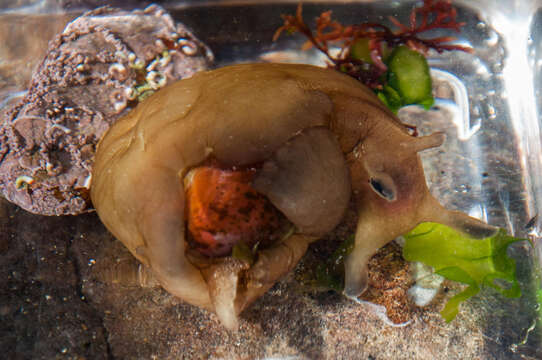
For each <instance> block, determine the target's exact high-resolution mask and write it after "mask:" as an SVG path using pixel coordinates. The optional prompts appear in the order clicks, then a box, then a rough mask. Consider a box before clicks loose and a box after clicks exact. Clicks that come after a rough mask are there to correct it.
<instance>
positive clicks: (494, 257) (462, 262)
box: [403, 222, 525, 322]
mask: <svg viewBox="0 0 542 360" xmlns="http://www.w3.org/2000/svg"><path fill="white" fill-rule="evenodd" d="M404 237H405V240H406V243H405V246H404V248H403V257H404V258H405V259H406V260H408V261H419V262H422V263H424V264H426V265H429V266H431V267H433V268H434V269H435V273H436V274H438V275H441V276H443V277H445V278H446V279H449V280H452V281H456V282H460V283H463V284H466V285H468V287H467V288H466V289H465V290H464V291H462V292H461V293H459V294H457V295H455V296H453V297H452V298H451V299H450V300H448V302H447V304H446V305H445V307H444V309H443V310H442V311H441V315H442V317H443V318H444V319H445V320H446V322H450V321H452V320H453V319H454V318H455V316H456V315H457V313H458V311H459V305H460V304H461V303H462V302H463V301H465V300H467V299H468V298H470V297H472V296H474V295H476V294H478V292H479V291H480V289H481V288H482V287H484V286H487V287H491V288H494V289H495V290H497V291H499V292H500V293H501V294H502V295H504V296H506V297H508V298H516V297H519V296H521V289H520V286H519V282H518V280H517V279H516V263H515V261H514V260H513V259H512V258H510V257H508V255H507V254H506V250H507V248H508V246H509V245H510V244H512V243H514V242H517V241H522V240H525V239H519V238H515V237H512V236H509V235H507V234H506V231H505V230H503V229H499V230H498V231H497V233H496V234H495V235H494V236H492V237H488V238H484V239H480V240H478V239H473V238H471V237H469V236H467V235H465V234H462V233H460V232H458V231H455V230H453V229H451V228H449V227H447V226H445V225H441V224H437V223H430V222H428V223H422V224H420V225H418V226H417V227H416V228H415V229H414V230H412V231H411V232H409V233H408V234H406V235H405V236H404ZM497 279H501V280H504V281H505V282H506V284H503V283H502V282H496V280H497Z"/></svg>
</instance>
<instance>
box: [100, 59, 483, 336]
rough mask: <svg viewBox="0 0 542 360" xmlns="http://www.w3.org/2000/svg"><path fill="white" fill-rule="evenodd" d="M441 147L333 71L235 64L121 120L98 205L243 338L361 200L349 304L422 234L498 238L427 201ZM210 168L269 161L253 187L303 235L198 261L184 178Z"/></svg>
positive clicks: (168, 285) (177, 287)
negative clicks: (252, 251) (315, 244)
mask: <svg viewBox="0 0 542 360" xmlns="http://www.w3.org/2000/svg"><path fill="white" fill-rule="evenodd" d="M443 140H444V137H443V135H442V134H440V133H435V134H433V135H430V136H426V137H419V138H418V137H412V136H411V135H409V133H408V132H407V130H406V128H405V127H404V126H403V125H402V124H401V123H400V122H399V121H398V119H397V118H396V117H395V116H394V115H393V114H392V113H391V112H390V111H389V110H388V109H387V108H385V107H384V105H383V104H382V103H380V101H379V100H378V99H377V98H376V97H375V96H374V94H373V93H372V92H371V91H370V90H369V89H367V88H366V87H364V86H363V85H362V84H360V83H359V82H357V81H356V80H354V79H351V78H350V77H347V76H346V75H343V74H340V73H338V72H336V71H334V70H328V69H322V68H318V67H314V66H309V65H286V64H244V65H235V66H230V67H225V68H221V69H218V70H213V71H208V72H202V73H198V74H196V75H195V76H193V77H192V78H190V79H186V80H182V81H179V82H177V83H174V84H172V85H170V86H168V87H166V88H165V89H163V90H161V91H159V92H157V93H156V94H155V95H153V96H152V97H150V98H149V99H148V100H146V101H145V102H144V103H142V104H140V105H139V106H138V107H137V108H136V109H135V110H134V111H132V112H131V113H130V114H128V115H127V116H126V117H124V118H122V119H121V120H119V121H118V122H117V123H116V124H115V125H114V126H113V127H112V128H111V129H110V130H109V132H108V133H107V134H106V136H105V137H104V138H103V139H102V142H101V143H100V145H99V148H98V151H97V154H96V161H95V165H94V170H93V183H92V187H91V197H92V201H93V204H94V206H95V208H96V210H97V212H98V214H99V216H100V218H101V219H102V221H103V222H104V224H105V225H106V226H107V227H108V229H109V230H110V231H111V232H112V233H113V234H114V235H115V236H116V237H117V238H118V239H120V240H121V241H122V242H123V243H124V244H125V245H126V246H127V247H128V249H129V250H130V251H131V252H132V254H134V256H135V257H136V258H137V259H139V260H140V261H141V262H143V263H144V264H146V265H148V266H150V267H151V268H152V269H153V271H154V272H155V274H156V276H157V278H158V279H159V281H160V283H161V284H162V286H163V287H164V288H165V289H167V290H168V291H169V292H171V293H172V294H174V295H176V296H178V297H180V298H182V299H183V300H185V301H187V302H189V303H191V304H194V305H197V306H200V307H203V308H206V309H208V310H210V311H214V312H216V313H217V315H218V317H219V318H220V320H221V321H222V322H223V324H224V325H225V326H227V327H228V328H235V327H236V326H237V318H238V314H239V313H240V312H241V311H242V310H243V309H244V308H246V306H248V305H249V304H250V303H251V302H252V301H254V300H255V299H256V298H258V297H259V296H261V295H262V294H263V293H264V292H265V291H267V290H268V289H269V288H270V287H271V286H272V285H273V284H274V283H275V282H276V281H277V280H278V279H279V278H280V277H282V276H284V275H285V274H286V273H287V272H289V271H290V270H291V269H293V267H294V266H295V265H296V264H297V262H298V261H299V260H300V258H301V257H302V256H303V254H304V253H305V251H306V249H307V247H308V245H309V243H310V242H311V241H314V240H315V239H317V238H318V237H320V236H322V235H323V234H325V233H326V232H329V231H331V230H332V229H333V228H334V227H335V226H336V225H337V224H338V223H339V222H340V220H341V218H342V216H343V214H344V212H345V209H346V207H347V206H348V203H349V201H350V198H351V196H353V197H354V199H355V201H356V204H357V207H358V212H359V220H358V224H357V230H356V238H355V248H354V251H353V252H352V254H351V255H349V257H348V259H347V261H346V263H345V266H346V268H345V270H346V271H345V276H346V278H345V294H346V295H347V296H351V297H356V296H358V295H359V294H361V293H362V292H363V291H364V289H365V288H366V285H367V284H366V281H367V280H366V279H367V274H366V271H367V269H366V267H367V262H368V260H369V258H370V257H371V256H372V255H373V254H374V253H375V252H376V251H377V250H378V249H379V248H380V247H382V246H383V245H385V244H386V243H388V242H389V241H391V240H393V239H394V238H395V237H397V236H399V235H401V234H403V233H405V232H407V231H409V230H410V229H412V228H413V227H415V226H416V225H417V224H418V223H419V222H422V221H435V222H440V223H443V224H447V225H450V226H452V227H454V228H456V229H459V230H461V231H464V232H468V233H471V234H474V235H477V236H486V235H488V234H491V233H493V232H494V229H493V228H492V227H490V226H488V225H486V224H484V223H481V222H479V221H478V220H475V219H472V218H470V217H468V216H466V215H464V214H462V213H459V212H453V211H448V210H446V209H444V208H443V207H442V206H441V205H440V204H439V203H438V202H437V201H436V200H435V199H434V198H433V197H432V196H431V195H430V194H429V191H428V189H427V186H426V183H425V178H424V174H423V170H422V167H421V162H420V159H419V157H418V154H417V153H418V152H419V151H421V150H424V149H427V148H431V147H436V146H439V145H441V143H442V142H443ZM210 158H212V159H214V160H216V161H218V162H219V163H221V164H224V165H227V166H234V165H235V166H241V165H250V164H255V163H263V166H262V168H261V170H260V173H259V174H258V175H257V176H256V180H255V181H254V187H255V188H256V189H257V190H258V191H260V192H262V193H263V194H264V195H266V196H267V197H268V198H269V199H270V200H271V202H272V203H273V204H274V205H275V206H276V207H277V208H278V209H279V210H281V211H282V212H283V213H284V214H285V215H286V217H287V218H288V219H289V220H290V221H291V222H292V223H293V224H294V225H295V226H296V229H297V232H296V233H295V234H294V235H292V236H290V237H288V238H286V239H284V240H283V241H280V242H279V243H277V244H275V245H274V246H272V247H270V248H267V249H263V250H260V251H259V253H258V256H257V259H256V261H255V263H254V264H252V265H251V264H248V263H244V262H242V261H240V260H236V259H233V258H223V259H215V260H209V259H201V258H198V257H197V256H196V257H194V256H188V255H187V242H186V224H185V221H186V219H185V192H184V187H183V179H184V176H185V175H186V173H187V172H188V171H189V170H190V169H191V168H193V167H196V166H198V165H200V164H203V163H204V162H205V161H206V160H208V159H210ZM353 194H354V195H353Z"/></svg>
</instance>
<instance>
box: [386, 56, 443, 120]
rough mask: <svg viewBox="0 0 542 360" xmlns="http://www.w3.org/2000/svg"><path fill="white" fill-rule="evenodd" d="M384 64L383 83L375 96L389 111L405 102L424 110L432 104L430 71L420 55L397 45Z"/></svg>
mask: <svg viewBox="0 0 542 360" xmlns="http://www.w3.org/2000/svg"><path fill="white" fill-rule="evenodd" d="M387 65H388V71H387V72H386V77H387V85H386V86H384V88H383V89H382V90H380V91H379V92H378V93H377V95H378V97H379V98H380V99H381V100H382V101H383V102H384V103H385V104H386V105H387V106H388V107H389V108H390V109H391V110H392V111H393V112H397V111H398V110H399V108H401V107H403V106H406V105H421V106H423V107H424V108H425V109H426V110H429V109H430V108H431V106H433V103H434V99H433V93H432V82H431V74H430V72H429V65H428V64H427V60H426V59H425V57H424V56H423V55H422V54H420V53H419V52H417V51H414V50H411V49H409V48H408V47H406V46H398V47H396V48H395V49H394V50H393V52H392V53H391V55H390V56H389V58H388V59H387Z"/></svg>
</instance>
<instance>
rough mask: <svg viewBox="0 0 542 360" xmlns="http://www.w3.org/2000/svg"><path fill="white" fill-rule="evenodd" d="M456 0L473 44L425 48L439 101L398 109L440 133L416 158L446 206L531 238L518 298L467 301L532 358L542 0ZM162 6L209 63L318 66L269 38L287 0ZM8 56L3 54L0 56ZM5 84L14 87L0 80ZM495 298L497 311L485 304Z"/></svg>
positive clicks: (369, 6)
mask: <svg viewBox="0 0 542 360" xmlns="http://www.w3.org/2000/svg"><path fill="white" fill-rule="evenodd" d="M92 3H93V5H95V3H96V2H92ZM415 3H416V2H412V1H387V0H386V1H384V0H382V1H359V2H348V3H340V2H334V3H332V2H315V3H310V2H309V3H306V4H305V6H304V17H305V19H306V21H307V23H309V24H310V23H311V21H312V19H314V18H315V17H316V16H317V15H319V14H320V13H321V12H322V11H324V10H328V9H329V10H332V11H333V17H334V18H335V19H337V20H339V21H340V22H341V23H343V24H351V23H359V22H366V21H369V22H384V23H387V17H388V16H390V15H393V16H395V17H397V18H398V19H400V20H401V21H402V22H406V21H408V14H409V12H410V9H411V8H412V6H413V5H414V4H415ZM55 4H56V6H57V7H56V8H54V7H51V5H50V4H49V3H48V2H47V1H35V2H32V1H31V2H29V7H26V8H24V10H25V11H29V12H31V13H34V12H41V11H43V10H45V9H49V10H54V11H58V10H59V8H58V6H59V5H58V3H55ZM455 4H456V6H457V8H458V18H459V19H460V20H461V21H464V22H466V25H465V27H464V28H463V31H462V32H461V33H460V34H457V37H458V42H459V43H461V44H464V45H470V46H472V48H473V49H474V52H473V53H472V54H468V53H462V52H454V53H445V54H441V55H439V54H433V55H431V56H430V58H429V62H430V65H431V68H432V75H433V79H434V92H435V95H436V99H437V101H436V105H435V107H434V108H433V109H432V110H430V111H429V112H424V111H422V110H420V109H418V108H415V107H411V108H406V109H403V110H402V111H401V112H400V117H401V118H402V119H403V120H404V121H405V122H407V123H410V124H413V125H416V126H417V127H418V129H419V130H420V132H421V133H430V132H432V131H435V130H439V131H443V132H445V133H446V134H447V141H446V143H445V144H444V145H443V146H442V147H441V148H439V149H435V150H432V151H431V152H428V153H426V154H424V156H423V160H424V167H425V169H426V175H427V180H428V183H429V184H430V188H431V191H432V193H433V194H434V195H435V196H437V197H438V198H439V199H440V200H441V201H442V202H443V203H444V204H445V205H447V206H448V207H450V208H455V209H458V210H461V211H464V212H467V213H469V214H470V215H472V216H475V217H478V218H481V219H483V220H485V221H487V222H489V223H490V224H493V225H497V226H500V227H503V228H505V229H507V230H508V231H509V232H510V233H512V234H514V235H515V236H519V237H529V238H530V239H531V240H532V241H533V244H534V247H533V246H530V245H528V244H527V242H524V243H521V244H519V245H517V246H515V247H514V248H513V249H511V251H510V254H511V255H512V256H514V257H515V258H516V259H517V261H518V273H519V276H520V278H521V282H522V285H523V289H524V296H523V297H522V298H521V299H518V300H509V301H508V300H507V301H504V302H503V301H502V299H500V298H499V296H498V295H495V294H493V293H491V292H486V293H484V294H482V296H480V297H477V298H476V299H475V300H474V301H473V304H474V305H473V306H474V307H475V308H476V309H478V310H479V311H480V312H483V313H487V314H488V320H487V324H486V329H485V330H484V333H485V334H486V337H487V338H488V341H493V342H495V343H498V344H500V345H501V346H502V347H503V349H508V350H511V351H512V353H515V354H517V355H518V356H523V355H524V356H537V355H538V356H539V355H540V350H539V347H540V339H541V333H542V332H541V331H540V326H542V324H538V325H536V326H535V324H536V322H537V321H539V320H540V319H539V317H540V315H539V312H538V311H539V305H538V304H537V302H536V300H535V293H536V291H537V290H538V289H540V260H541V259H542V243H541V240H540V232H541V226H542V223H541V222H542V215H541V216H539V217H537V215H538V214H539V212H541V210H542V176H541V175H542V144H541V133H540V123H541V122H540V120H541V118H540V115H539V113H540V112H541V110H542V96H541V94H540V92H541V91H542V90H541V88H540V84H542V8H541V9H539V8H540V7H541V6H542V2H541V1H534V0H524V1H519V0H518V1H512V0H510V1H508V0H493V1H463V2H460V1H456V2H455ZM122 5H123V6H128V5H127V4H126V3H123V4H122ZM163 5H164V6H165V7H166V8H167V9H168V10H169V11H170V12H171V13H172V15H173V17H174V18H175V19H176V20H178V21H181V22H183V23H185V24H187V25H188V26H189V27H191V28H192V29H193V31H194V32H195V34H196V35H197V36H198V37H199V38H200V39H202V40H203V41H204V42H206V43H207V44H208V45H209V46H210V48H211V49H212V50H213V52H214V53H215V56H216V65H217V66H223V65H227V64H231V63H236V62H253V61H288V62H303V63H313V64H319V65H322V64H323V61H324V59H323V58H322V56H320V55H319V54H317V53H316V52H313V51H309V52H301V51H299V50H298V49H299V48H300V46H301V44H302V43H303V42H304V39H303V38H302V37H301V36H286V35H283V36H282V37H281V38H280V39H279V41H277V42H275V43H274V42H272V40H271V38H272V34H273V33H274V31H275V30H276V29H277V28H278V27H279V26H280V25H281V20H280V15H281V14H285V13H287V14H293V13H294V12H295V7H296V2H278V3H277V2H273V3H272V2H267V1H261V2H258V1H253V2H246V1H230V2H218V1H214V2H211V1H200V2H197V1H195V2H193V3H189V2H178V3H175V2H165V4H163ZM134 6H136V5H134ZM17 7H18V9H19V12H20V9H21V7H20V2H17V1H11V2H8V5H7V6H6V8H12V9H13V8H17ZM71 9H72V10H76V9H75V8H73V7H72V8H71ZM511 14H513V15H511ZM6 16H8V15H3V17H4V19H6ZM432 35H438V33H435V34H432ZM6 51H7V50H6ZM6 56H7V55H6V53H0V60H2V58H4V60H5V59H6ZM0 64H1V62H0ZM1 69H2V68H0V71H1ZM0 74H1V73H0ZM4 81H6V83H8V84H11V83H10V82H9V79H5V80H4ZM6 89H8V87H7V86H6V87H4V89H3V90H2V89H0V104H1V103H2V101H6V100H7V99H8V97H9V96H11V95H13V94H16V93H17V91H19V90H24V89H22V88H20V89H18V88H17V86H16V85H14V84H11V85H10V86H9V91H7V90H6ZM495 306H496V307H498V308H499V309H501V310H499V311H498V312H492V308H493V309H494V307H495Z"/></svg>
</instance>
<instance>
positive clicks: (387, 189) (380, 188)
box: [369, 178, 396, 201]
mask: <svg viewBox="0 0 542 360" xmlns="http://www.w3.org/2000/svg"><path fill="white" fill-rule="evenodd" d="M369 183H370V184H371V187H372V188H373V190H374V191H375V192H376V193H377V194H378V195H380V196H382V197H383V198H384V199H386V200H388V201H394V200H395V198H396V197H395V186H394V185H393V183H389V181H388V182H386V181H385V180H383V179H375V178H371V179H370V180H369Z"/></svg>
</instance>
